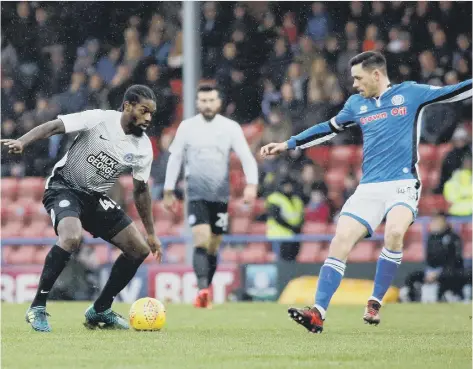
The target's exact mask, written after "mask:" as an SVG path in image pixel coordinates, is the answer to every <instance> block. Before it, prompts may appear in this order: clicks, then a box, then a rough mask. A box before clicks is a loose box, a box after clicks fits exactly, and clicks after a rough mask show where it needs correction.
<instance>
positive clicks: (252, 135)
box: [242, 120, 264, 143]
mask: <svg viewBox="0 0 473 369" xmlns="http://www.w3.org/2000/svg"><path fill="white" fill-rule="evenodd" d="M242 129H243V134H244V135H245V138H246V140H247V141H248V143H253V142H255V140H257V139H259V138H260V137H261V135H262V134H263V130H264V123H262V122H261V121H260V120H256V121H255V122H254V123H250V124H245V125H243V126H242Z"/></svg>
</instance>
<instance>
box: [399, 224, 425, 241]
mask: <svg viewBox="0 0 473 369" xmlns="http://www.w3.org/2000/svg"><path fill="white" fill-rule="evenodd" d="M422 228H423V226H422V224H420V223H414V224H413V225H411V226H410V227H409V229H408V230H407V233H406V236H405V238H404V239H405V241H406V243H412V242H422V241H423V239H422ZM425 241H427V240H425Z"/></svg>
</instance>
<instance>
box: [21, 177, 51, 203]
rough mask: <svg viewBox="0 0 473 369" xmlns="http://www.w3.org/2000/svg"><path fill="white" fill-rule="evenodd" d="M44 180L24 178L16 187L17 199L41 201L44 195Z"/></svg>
mask: <svg viewBox="0 0 473 369" xmlns="http://www.w3.org/2000/svg"><path fill="white" fill-rule="evenodd" d="M44 182H45V180H44V178H40V177H25V178H23V179H22V180H21V181H20V183H19V185H18V198H28V199H31V198H32V199H35V200H41V198H42V196H43V193H44Z"/></svg>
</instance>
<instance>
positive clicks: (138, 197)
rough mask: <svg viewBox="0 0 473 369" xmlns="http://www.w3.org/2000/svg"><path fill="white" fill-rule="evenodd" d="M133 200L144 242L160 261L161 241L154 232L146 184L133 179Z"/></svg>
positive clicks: (149, 197)
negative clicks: (143, 229)
mask: <svg viewBox="0 0 473 369" xmlns="http://www.w3.org/2000/svg"><path fill="white" fill-rule="evenodd" d="M133 186H134V188H133V198H134V199H135V204H136V209H137V210H138V214H139V215H140V218H141V221H142V222H143V225H144V226H145V230H146V234H147V237H146V241H147V242H148V245H149V247H150V249H151V252H152V253H153V255H155V256H156V259H157V260H158V261H161V256H162V251H161V241H160V240H159V238H158V237H156V234H155V232H154V224H153V214H152V206H151V194H150V192H149V187H148V184H147V183H146V182H142V181H138V180H136V179H133Z"/></svg>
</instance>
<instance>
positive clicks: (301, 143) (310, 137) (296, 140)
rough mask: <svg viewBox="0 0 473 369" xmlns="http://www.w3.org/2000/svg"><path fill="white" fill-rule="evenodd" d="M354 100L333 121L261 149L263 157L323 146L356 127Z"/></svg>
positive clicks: (349, 100)
mask: <svg viewBox="0 0 473 369" xmlns="http://www.w3.org/2000/svg"><path fill="white" fill-rule="evenodd" d="M351 101H352V98H351V97H350V98H349V99H348V100H347V101H346V102H345V105H344V106H343V109H342V110H341V111H340V112H339V113H338V114H337V115H336V116H335V117H333V118H332V119H330V120H328V121H326V122H323V123H320V124H316V125H315V126H312V127H310V128H308V129H306V130H305V131H302V132H301V133H299V134H298V135H296V136H292V137H291V138H290V139H289V140H287V141H286V142H279V143H274V142H273V143H270V144H268V145H266V146H263V147H262V148H261V156H262V157H266V156H271V155H277V154H280V153H282V152H284V151H286V150H293V149H295V148H296V147H299V148H301V149H305V148H308V147H311V146H314V145H318V144H321V143H322V142H325V141H328V140H330V139H332V138H333V137H335V136H336V135H337V134H338V133H340V132H342V131H344V130H345V129H346V128H349V127H352V126H354V125H356V123H355V121H354V115H353V111H352V108H351Z"/></svg>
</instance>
